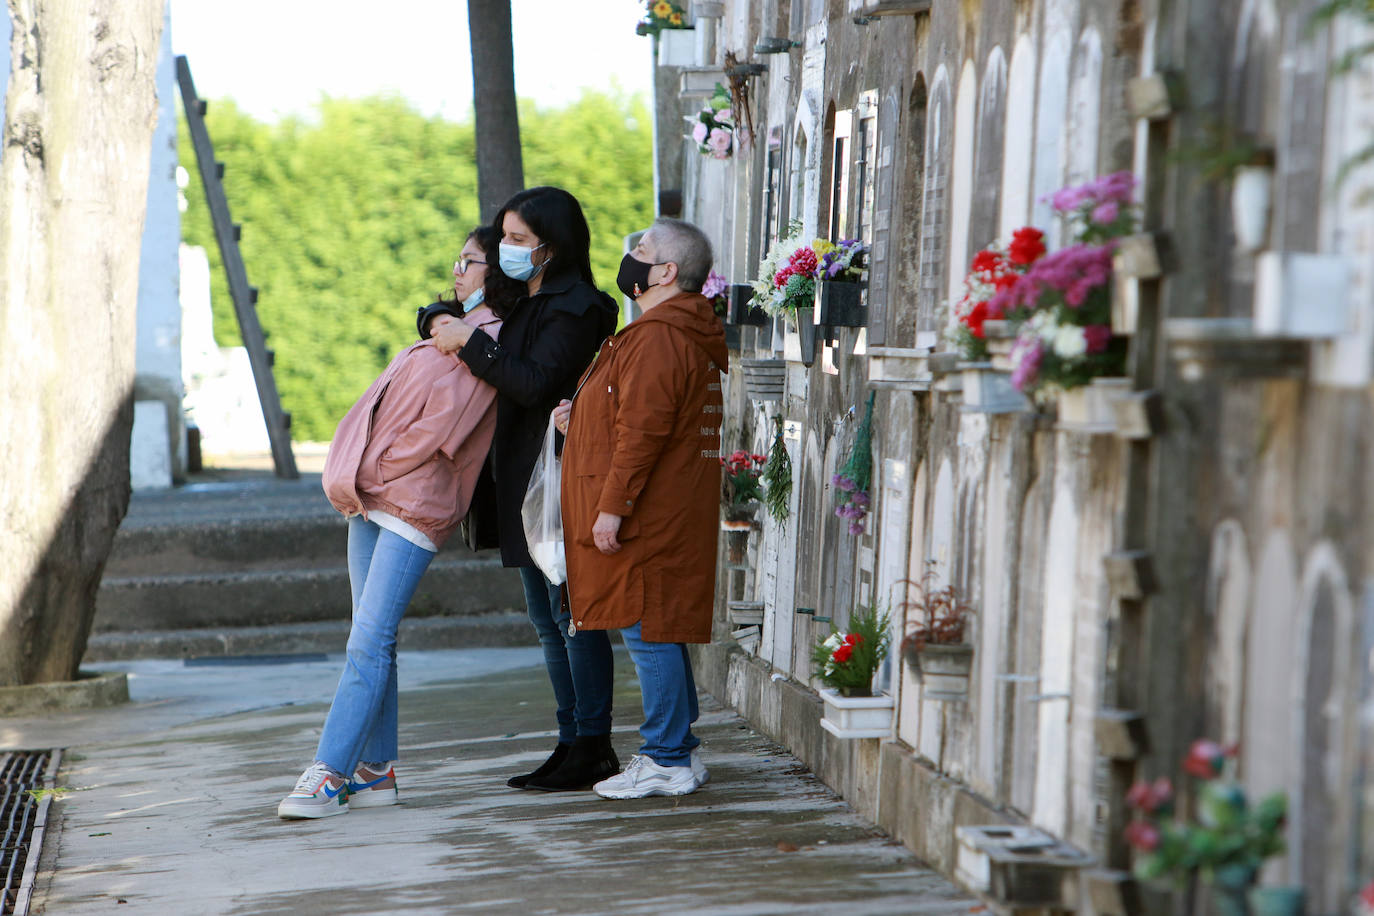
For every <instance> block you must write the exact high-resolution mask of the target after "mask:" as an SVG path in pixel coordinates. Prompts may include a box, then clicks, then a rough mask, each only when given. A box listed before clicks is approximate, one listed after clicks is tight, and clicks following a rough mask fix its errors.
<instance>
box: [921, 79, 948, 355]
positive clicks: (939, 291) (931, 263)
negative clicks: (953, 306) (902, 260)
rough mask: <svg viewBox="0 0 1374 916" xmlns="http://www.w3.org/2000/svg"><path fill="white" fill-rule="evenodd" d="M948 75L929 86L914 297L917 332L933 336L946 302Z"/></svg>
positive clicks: (935, 80)
mask: <svg viewBox="0 0 1374 916" xmlns="http://www.w3.org/2000/svg"><path fill="white" fill-rule="evenodd" d="M950 99H951V92H950V86H949V71H948V70H946V69H945V67H944V66H943V65H941V66H940V67H939V68H938V69H937V70H936V71H935V79H934V80H932V81H931V84H930V100H929V116H928V117H927V118H926V125H927V127H926V131H925V144H926V148H925V163H926V168H925V182H924V191H923V192H922V195H921V264H920V275H921V282H920V287H919V293H918V296H917V318H916V330H917V331H918V332H921V331H926V332H932V333H933V332H935V331H936V330H937V329H938V321H939V314H940V306H941V303H943V302H944V301H945V299H944V296H945V267H946V263H947V261H948V251H949V245H948V241H949V240H948V234H947V232H946V227H947V226H948V225H949V212H950V189H949V173H950V162H949V159H950V154H949V151H950V147H951V145H952V144H953V142H954V139H953V131H952V129H951V126H950V121H951V119H952V117H953V103H952V102H951V101H950Z"/></svg>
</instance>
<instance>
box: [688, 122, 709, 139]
mask: <svg viewBox="0 0 1374 916" xmlns="http://www.w3.org/2000/svg"><path fill="white" fill-rule="evenodd" d="M706 134H707V127H706V125H705V124H703V123H701V122H700V121H698V122H697V123H695V124H693V125H692V139H693V140H695V141H697V142H698V143H705V142H706Z"/></svg>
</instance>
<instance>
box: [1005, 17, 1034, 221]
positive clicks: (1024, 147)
mask: <svg viewBox="0 0 1374 916" xmlns="http://www.w3.org/2000/svg"><path fill="white" fill-rule="evenodd" d="M1034 145H1035V48H1034V46H1033V45H1032V44H1031V40H1030V38H1029V37H1028V36H1026V35H1022V36H1021V37H1020V38H1018V39H1016V47H1015V48H1014V49H1013V50H1012V53H1011V75H1010V77H1009V78H1008V79H1007V128H1006V136H1005V138H1004V142H1003V146H1002V211H1001V215H1000V217H999V219H998V224H997V237H998V238H1000V239H1003V240H1006V239H1009V238H1011V233H1012V232H1013V231H1014V230H1016V229H1019V228H1020V227H1021V226H1024V225H1025V224H1026V221H1027V220H1028V219H1030V210H1031V166H1032V163H1033V162H1034V157H1033V155H1032V151H1033V149H1034Z"/></svg>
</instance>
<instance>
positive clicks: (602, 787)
mask: <svg viewBox="0 0 1374 916" xmlns="http://www.w3.org/2000/svg"><path fill="white" fill-rule="evenodd" d="M592 789H593V791H595V792H596V794H597V795H600V796H601V797H602V798H648V797H649V796H650V795H688V794H690V793H692V792H695V791H696V790H697V779H696V776H695V775H693V773H692V768H691V767H689V766H685V767H663V766H659V765H658V764H656V763H654V762H653V761H652V760H650V759H649V758H648V757H645V756H643V755H642V754H636V755H634V756H633V757H631V758H630V765H629V766H627V767H626V768H625V772H623V773H619V774H617V775H615V776H612V777H611V778H610V779H603V780H601V782H599V783H597V784H596V785H594V786H592Z"/></svg>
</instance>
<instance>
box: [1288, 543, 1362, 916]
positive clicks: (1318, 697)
mask: <svg viewBox="0 0 1374 916" xmlns="http://www.w3.org/2000/svg"><path fill="white" fill-rule="evenodd" d="M1298 607H1299V611H1298V642H1297V655H1298V661H1299V663H1298V670H1297V672H1296V678H1295V682H1294V686H1295V687H1296V690H1295V691H1294V702H1293V709H1292V716H1293V722H1294V726H1295V735H1294V737H1295V739H1296V740H1295V741H1294V743H1293V749H1294V752H1295V756H1296V759H1295V760H1294V764H1295V765H1294V773H1295V779H1294V780H1293V783H1292V788H1291V789H1290V791H1289V796H1288V797H1289V806H1288V810H1289V833H1288V845H1289V849H1290V851H1291V852H1290V875H1291V879H1292V880H1293V881H1294V883H1301V884H1302V885H1303V887H1305V888H1306V889H1307V900H1306V904H1307V906H1308V907H1309V908H1310V911H1311V912H1315V913H1328V912H1335V911H1336V910H1337V909H1338V908H1340V907H1341V905H1342V904H1343V903H1344V900H1343V899H1342V898H1343V897H1344V893H1343V891H1345V890H1346V889H1345V888H1344V887H1343V884H1344V882H1343V881H1342V877H1343V871H1344V870H1343V869H1339V868H1332V867H1331V863H1333V862H1338V861H1340V860H1341V858H1342V856H1343V855H1344V853H1345V850H1346V849H1348V848H1349V845H1350V843H1351V841H1353V840H1354V839H1355V837H1354V836H1353V833H1352V830H1353V829H1354V828H1355V824H1354V823H1353V822H1352V817H1351V815H1352V812H1353V809H1354V806H1353V805H1351V804H1350V801H1351V799H1352V797H1353V796H1354V795H1355V791H1356V786H1355V784H1354V782H1355V781H1354V778H1353V775H1352V771H1353V766H1352V765H1351V763H1350V760H1349V756H1350V754H1351V753H1352V752H1353V750H1354V749H1353V748H1351V747H1350V745H1351V744H1352V743H1353V741H1352V740H1351V739H1352V737H1353V735H1355V734H1357V728H1358V725H1357V722H1358V713H1357V710H1358V709H1359V702H1358V701H1359V690H1358V686H1357V682H1356V679H1355V677H1354V672H1355V671H1356V670H1357V667H1356V666H1357V664H1358V653H1357V650H1356V647H1357V645H1358V643H1359V641H1358V639H1357V634H1356V630H1355V615H1354V603H1353V601H1352V599H1351V595H1350V587H1349V584H1348V580H1347V578H1346V574H1345V569H1344V568H1343V567H1342V565H1341V560H1340V555H1339V553H1338V552H1337V550H1336V547H1335V545H1334V544H1332V543H1331V542H1330V541H1322V542H1321V543H1319V544H1317V545H1316V547H1314V548H1313V549H1312V551H1311V553H1310V554H1309V555H1308V558H1307V564H1306V569H1305V570H1304V573H1303V578H1302V587H1301V591H1300V598H1299V605H1298ZM1352 890H1353V888H1352Z"/></svg>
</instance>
